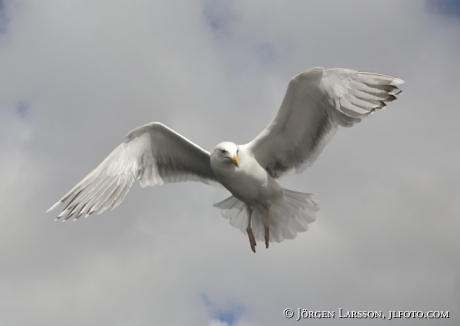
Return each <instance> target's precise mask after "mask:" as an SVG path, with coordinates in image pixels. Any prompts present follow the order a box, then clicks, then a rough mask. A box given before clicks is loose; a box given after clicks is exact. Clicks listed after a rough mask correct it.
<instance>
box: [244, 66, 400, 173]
mask: <svg viewBox="0 0 460 326" xmlns="http://www.w3.org/2000/svg"><path fill="white" fill-rule="evenodd" d="M402 83H403V81H402V80H401V79H399V78H396V77H393V76H389V75H384V74H379V73H375V72H363V71H355V70H350V69H329V70H323V69H322V68H312V69H309V70H307V71H305V72H303V73H301V74H300V75H297V76H295V77H294V78H293V79H292V80H291V82H290V83H289V86H288V89H287V91H286V95H285V97H284V100H283V103H282V104H281V107H280V109H279V111H278V113H277V114H276V116H275V118H273V120H272V121H271V122H270V124H269V125H268V126H267V128H265V130H263V131H262V132H261V133H260V134H259V136H257V137H256V138H255V139H254V140H253V141H252V142H250V143H249V144H248V146H249V148H250V149H251V150H252V152H253V154H254V157H255V158H256V160H257V161H258V162H259V164H260V165H261V166H262V167H264V168H265V169H266V170H267V171H268V172H269V173H270V175H271V176H272V177H274V178H278V177H280V176H281V175H284V174H289V173H301V172H303V171H304V170H305V169H306V168H307V167H309V166H311V165H312V164H313V162H314V161H315V160H316V159H317V157H318V155H319V154H320V153H321V151H322V150H323V148H324V146H326V144H327V143H328V142H329V141H330V140H331V138H332V137H333V136H334V134H335V132H336V131H337V129H338V127H339V126H344V127H351V126H352V125H353V124H354V123H357V122H360V121H361V119H362V118H365V117H367V116H368V115H369V114H371V113H372V112H374V111H375V110H378V109H383V108H384V107H385V105H386V103H385V102H391V101H393V100H395V99H396V96H395V95H397V94H399V93H400V92H401V91H400V90H399V88H398V87H397V86H396V85H399V84H402Z"/></svg>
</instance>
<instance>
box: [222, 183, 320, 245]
mask: <svg viewBox="0 0 460 326" xmlns="http://www.w3.org/2000/svg"><path fill="white" fill-rule="evenodd" d="M283 191H284V198H283V199H282V200H279V201H277V202H275V203H274V204H273V205H272V206H271V207H270V215H269V218H268V221H269V229H270V242H281V241H283V240H284V239H294V238H295V237H296V236H297V233H299V232H305V231H307V230H308V224H310V223H312V222H314V221H315V219H316V216H315V213H316V212H317V211H318V210H319V204H318V200H319V195H317V194H307V193H302V192H297V191H292V190H287V189H283ZM214 207H217V208H220V210H221V214H222V216H223V217H225V218H227V219H229V220H230V225H232V226H233V227H235V228H238V229H240V230H241V232H242V233H243V234H247V232H246V228H247V226H248V212H247V209H246V204H245V203H244V202H242V201H241V200H239V199H237V198H235V197H234V196H230V197H228V198H227V199H225V200H223V201H221V202H219V203H216V204H214ZM264 221H265V217H264V215H263V212H261V211H259V210H258V209H255V210H254V212H253V213H252V220H251V227H252V231H253V232H254V237H255V238H256V240H257V241H264V240H265V229H264Z"/></svg>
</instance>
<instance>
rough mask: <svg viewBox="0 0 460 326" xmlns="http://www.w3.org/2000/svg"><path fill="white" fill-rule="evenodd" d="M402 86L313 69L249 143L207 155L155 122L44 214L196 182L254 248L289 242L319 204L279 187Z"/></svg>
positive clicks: (389, 79) (294, 82)
mask: <svg viewBox="0 0 460 326" xmlns="http://www.w3.org/2000/svg"><path fill="white" fill-rule="evenodd" d="M403 83H404V81H403V80H402V79H399V78H396V77H393V76H390V75H384V74H380V73H375V72H363V71H356V70H350V69H327V70H324V69H323V68H312V69H309V70H306V71H304V72H302V73H301V74H299V75H297V76H295V77H294V78H292V79H291V81H290V82H289V85H288V88H287V91H286V95H285V97H284V99H283V102H282V103H281V107H280V109H279V111H278V113H277V114H276V116H275V117H274V118H273V120H272V121H271V122H270V123H269V125H268V126H267V127H266V128H265V129H264V130H263V131H262V132H261V133H260V134H259V135H258V136H257V137H256V138H255V139H253V140H252V141H251V142H249V143H247V144H245V145H237V144H235V143H233V142H222V143H220V144H218V145H217V146H216V147H215V148H214V149H213V150H212V152H211V153H210V152H208V151H207V150H205V149H204V148H202V147H200V146H198V145H197V144H195V143H193V142H191V141H190V140H188V139H187V138H185V137H183V136H181V135H180V134H178V133H177V132H175V131H173V130H172V129H170V128H168V127H166V126H165V125H163V124H161V123H159V122H152V123H149V124H146V125H144V126H141V127H138V128H136V129H134V130H132V131H131V132H129V133H128V134H127V135H126V140H125V141H124V142H123V143H122V144H121V145H119V146H118V147H116V148H115V149H114V150H113V151H112V153H110V155H109V156H107V157H106V158H105V159H104V160H103V161H102V163H101V164H99V166H98V167H96V168H95V169H94V170H93V171H92V172H91V173H89V174H88V175H87V176H86V177H85V178H84V179H83V180H81V181H80V182H79V183H78V184H77V185H76V186H75V187H73V188H72V189H71V190H70V191H69V192H68V193H67V194H65V195H64V196H63V197H62V198H61V199H60V200H59V201H58V202H57V203H56V204H55V205H53V206H52V207H51V208H50V209H49V210H48V211H50V210H52V209H54V208H55V207H56V206H57V205H58V204H60V203H65V202H67V201H69V203H68V204H67V206H66V207H65V208H64V210H63V211H62V213H60V215H59V216H58V217H57V218H56V220H58V219H60V218H61V217H63V216H64V215H65V217H64V218H63V221H66V220H68V219H69V218H71V217H72V216H74V221H76V220H77V219H78V218H79V217H80V216H82V215H83V214H85V213H86V215H85V217H88V216H89V215H91V214H92V213H94V212H96V211H98V213H99V214H100V213H102V212H104V211H105V210H106V209H108V208H110V209H114V208H115V207H117V206H118V204H120V203H121V201H122V200H123V199H124V197H125V196H126V194H127V193H128V191H129V189H130V187H131V185H132V184H133V182H134V181H135V180H139V181H140V185H141V186H142V187H146V186H154V185H161V184H165V183H173V182H183V181H200V182H203V183H206V184H209V185H213V186H217V187H223V188H225V189H227V190H228V191H230V193H231V194H232V196H230V197H228V198H227V199H225V200H223V201H221V202H219V203H217V204H214V207H217V208H219V209H220V210H221V214H222V215H223V216H224V217H225V218H227V219H229V220H230V224H231V225H232V226H234V227H236V228H239V229H240V230H241V231H242V232H243V233H244V234H247V236H248V238H249V244H250V247H251V249H252V251H253V252H256V244H257V241H261V242H263V241H265V247H266V248H268V246H269V243H270V242H281V241H283V240H284V239H294V238H295V237H296V236H297V233H298V232H304V231H307V229H308V224H309V223H311V222H313V221H314V220H315V218H316V216H315V213H316V212H317V211H318V210H319V205H318V196H317V195H315V194H307V193H301V192H297V191H292V190H288V189H284V188H282V187H281V186H280V185H279V183H278V182H277V180H278V179H279V178H280V177H282V176H285V175H289V174H296V173H301V172H303V171H304V170H305V169H307V168H308V167H310V166H311V165H312V164H313V163H314V162H315V160H316V159H317V158H318V155H319V154H320V153H321V151H322V150H323V149H324V147H325V146H326V144H327V143H328V142H329V141H330V140H331V138H332V137H333V136H334V134H335V133H336V131H337V130H338V128H339V126H342V127H351V126H353V124H354V123H358V122H360V121H361V119H362V118H365V117H367V116H368V115H370V114H372V113H374V112H375V111H376V110H380V109H383V108H385V106H386V102H391V101H394V100H395V99H396V95H398V94H400V93H401V90H400V89H399V88H398V87H397V85H400V84H403Z"/></svg>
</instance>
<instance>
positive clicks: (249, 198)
mask: <svg viewBox="0 0 460 326" xmlns="http://www.w3.org/2000/svg"><path fill="white" fill-rule="evenodd" d="M254 162H255V164H254ZM254 162H251V161H250V160H244V159H241V160H240V166H239V167H229V168H228V169H216V170H215V171H214V173H215V175H216V177H217V179H218V180H219V181H220V183H221V184H222V185H223V186H224V187H225V188H227V189H228V190H229V191H230V192H231V193H232V194H233V196H235V197H236V198H238V199H239V200H241V201H243V202H245V203H246V204H249V205H252V204H257V205H263V206H267V205H270V203H271V201H272V200H274V199H275V198H276V197H277V196H279V194H280V193H281V194H282V190H281V187H280V186H279V185H278V183H277V182H276V181H275V180H274V179H273V178H272V177H271V176H270V175H269V174H268V172H267V171H266V170H265V169H263V168H262V167H261V166H260V165H259V164H258V163H257V161H255V160H254Z"/></svg>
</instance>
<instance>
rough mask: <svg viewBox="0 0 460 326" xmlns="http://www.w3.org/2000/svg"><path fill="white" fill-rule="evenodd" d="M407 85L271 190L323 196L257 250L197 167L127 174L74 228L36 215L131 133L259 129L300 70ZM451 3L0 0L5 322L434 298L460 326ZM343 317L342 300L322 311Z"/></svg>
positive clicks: (195, 319)
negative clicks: (167, 179)
mask: <svg viewBox="0 0 460 326" xmlns="http://www.w3.org/2000/svg"><path fill="white" fill-rule="evenodd" d="M315 66H320V67H325V68H335V67H344V68H353V69H358V70H369V71H378V72H382V73H387V74H391V75H395V76H397V77H400V78H402V79H404V80H405V81H406V84H404V85H403V86H402V89H403V93H402V94H401V96H400V97H399V100H398V101H396V102H394V103H391V104H390V105H389V107H388V108H387V109H386V110H383V111H381V112H378V113H377V114H374V115H372V116H371V117H369V118H367V119H366V120H365V121H363V122H362V123H360V124H358V125H356V126H355V127H353V128H351V129H342V130H340V131H339V132H338V133H337V135H336V136H335V138H334V139H333V140H332V141H331V143H330V144H329V145H328V146H327V147H326V149H325V150H324V152H323V153H322V155H321V156H320V157H319V159H318V161H317V162H316V164H315V165H314V166H313V167H312V168H310V169H308V170H307V171H306V172H304V173H303V174H302V175H298V176H291V177H287V178H285V179H283V180H282V181H281V184H282V186H284V187H286V188H288V189H293V190H297V191H301V192H315V193H320V194H321V207H322V208H321V210H320V211H319V213H318V215H317V221H316V222H315V223H313V224H312V225H311V227H310V229H309V231H308V232H306V233H301V234H299V235H298V236H297V238H296V239H295V240H287V241H284V242H282V243H281V244H272V245H271V246H270V248H269V249H268V250H266V249H265V248H263V246H262V245H259V246H258V252H257V254H254V253H253V252H252V251H251V250H250V247H249V242H248V240H247V237H246V236H244V235H243V234H242V233H241V232H240V231H239V230H237V229H235V228H233V227H231V226H230V225H229V224H228V221H227V220H226V219H224V218H222V217H221V216H220V213H219V211H218V210H217V209H216V208H213V207H212V204H214V203H216V202H218V201H220V200H222V199H224V198H226V197H227V196H228V193H227V192H226V191H224V190H220V189H215V188H212V187H209V186H207V185H204V184H200V183H182V184H171V185H166V186H159V187H152V188H145V189H142V188H141V187H140V186H139V184H138V183H136V184H135V185H134V186H133V188H132V190H131V191H130V193H129V194H128V196H127V197H126V199H125V200H124V202H123V203H122V204H121V205H120V206H118V207H117V209H116V210H114V211H111V212H105V213H103V214H101V215H92V216H91V217H90V218H88V219H80V220H78V222H76V223H71V222H67V223H60V222H53V220H54V217H55V216H56V214H58V210H55V211H53V212H51V213H48V214H46V213H45V211H46V210H47V209H48V208H49V207H50V206H51V205H52V204H54V203H55V202H56V201H57V200H58V199H59V198H60V197H61V196H62V195H63V194H64V193H65V192H67V191H68V190H69V189H70V188H71V187H72V186H73V185H74V184H76V183H77V182H78V181H79V180H80V179H81V178H82V177H84V176H85V175H86V174H87V173H88V172H90V171H91V170H92V169H93V168H94V167H95V166H96V165H97V164H99V163H100V162H101V161H102V159H103V158H104V157H105V156H106V155H107V154H108V153H110V152H111V151H112V149H113V148H115V147H116V146H117V145H118V144H119V143H121V142H122V141H123V139H124V138H123V137H124V135H125V134H126V133H127V132H129V131H130V130H132V129H133V128H135V127H137V126H140V125H143V124H146V123H149V122H152V121H160V122H162V123H164V124H166V125H167V126H169V127H171V128H173V129H174V130H176V131H177V132H179V133H181V134H183V135H184V136H185V137H187V138H189V139H191V140H192V141H194V142H196V143H198V144H200V145H201V146H203V147H205V148H207V149H208V150H211V149H212V148H213V147H214V146H215V145H216V144H217V143H219V142H221V141H226V140H232V141H234V142H236V143H246V142H248V141H250V140H251V139H253V138H254V137H255V136H256V135H257V134H258V133H259V132H260V131H261V130H262V128H264V127H265V126H266V125H267V124H268V122H269V121H270V120H271V118H272V117H273V115H274V114H275V113H276V111H277V109H278V107H279V105H280V103H281V100H282V98H283V95H284V92H285V90H286V87H287V83H288V82H289V80H290V78H292V77H293V76H294V75H296V74H298V73H300V72H302V71H304V70H306V69H308V68H310V67H315ZM459 76H460V5H459V2H458V1H455V0H451V1H428V2H427V1H418V0H414V1H409V0H408V1H398V0H395V1H389V0H387V1H372V2H371V1H365V0H363V1H347V2H345V1H322V2H319V1H316V2H314V1H300V0H299V1H297V0H293V1H265V0H264V1H262V0H259V1H256V0H253V1H241V0H235V1H223V0H222V1H212V0H184V1H179V0H177V1H147V0H135V1H118V0H116V1H114V0H110V1H109V0H78V1H77V0H68V1H62V0H43V1H32V0H3V1H0V85H1V87H0V153H1V160H0V208H1V211H0V258H1V259H0V323H1V324H2V325H18V326H22V325H46V326H54V325H59V326H62V325H66V326H67V325H69V326H73V325H117V326H118V325H120V326H124V325H135V326H137V325H193V326H195V325H197V326H199V325H204V326H249V325H297V324H306V323H308V324H311V325H343V326H345V325H355V323H356V321H355V320H350V319H344V318H334V319H327V320H326V319H323V320H313V319H310V320H301V321H298V322H297V321H295V319H296V318H297V316H295V317H294V318H293V319H286V318H285V317H283V310H284V309H285V308H292V309H294V310H295V311H296V310H297V308H302V309H308V310H311V311H316V310H327V311H335V312H337V313H338V309H339V308H343V309H344V310H345V311H348V310H372V311H373V310H376V311H383V312H384V313H387V314H388V311H389V310H395V311H404V310H417V311H423V312H426V311H430V310H434V311H436V310H437V311H449V312H450V318H449V319H437V320H429V319H422V320H418V319H404V318H403V319H397V320H391V321H388V320H385V321H382V320H377V319H376V320H372V321H366V322H365V323H366V325H381V324H382V323H383V324H385V323H386V324H388V325H390V324H391V325H413V324H424V325H459V324H460V308H459V307H460V255H459V249H460V236H459V230H460V220H459V216H460V214H459V212H460V190H459V186H458V184H459V182H460V178H459V176H460V174H459V172H458V167H459V166H460V155H459V149H460V146H459V144H458V141H459V140H460V128H458V121H459V120H460V108H459V104H458V95H459V90H460V77H459ZM336 317H337V316H336Z"/></svg>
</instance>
